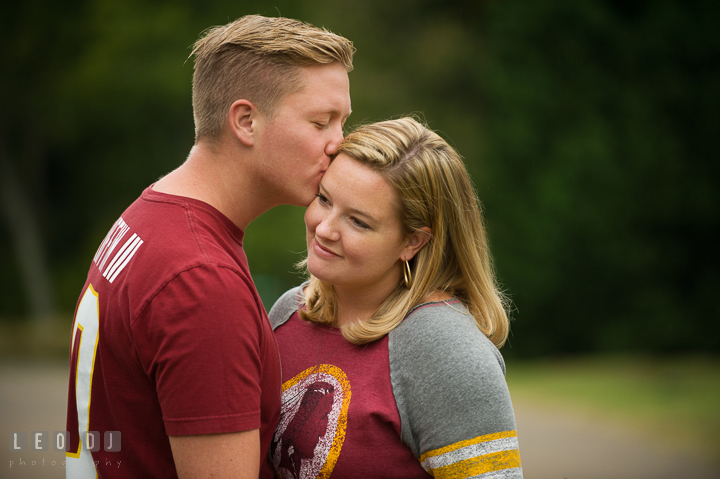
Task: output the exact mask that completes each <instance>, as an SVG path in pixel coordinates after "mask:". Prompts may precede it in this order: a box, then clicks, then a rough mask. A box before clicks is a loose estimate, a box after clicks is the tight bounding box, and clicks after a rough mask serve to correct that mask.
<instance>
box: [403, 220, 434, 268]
mask: <svg viewBox="0 0 720 479" xmlns="http://www.w3.org/2000/svg"><path fill="white" fill-rule="evenodd" d="M431 237H432V229H430V227H429V226H423V227H421V228H419V229H418V230H417V231H415V232H414V233H413V234H411V235H410V237H409V238H408V240H407V244H406V245H405V248H403V250H402V252H401V253H400V259H401V260H403V261H410V260H411V259H412V258H413V257H414V256H415V255H416V254H417V252H418V251H420V250H421V249H422V248H423V246H425V245H426V244H427V242H428V241H430V238H431Z"/></svg>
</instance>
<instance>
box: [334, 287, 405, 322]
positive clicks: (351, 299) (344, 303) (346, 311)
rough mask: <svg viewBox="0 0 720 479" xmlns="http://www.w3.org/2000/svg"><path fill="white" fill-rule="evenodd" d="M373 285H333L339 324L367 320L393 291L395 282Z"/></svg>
mask: <svg viewBox="0 0 720 479" xmlns="http://www.w3.org/2000/svg"><path fill="white" fill-rule="evenodd" d="M374 286H375V287H371V288H365V289H358V288H354V287H345V288H344V287H342V286H337V285H336V286H335V294H336V295H337V304H338V323H339V324H338V325H339V326H342V325H343V324H346V323H351V322H355V321H367V320H369V319H370V318H371V317H372V316H373V315H374V314H375V312H376V311H377V310H378V309H379V308H380V306H382V304H383V303H384V302H385V300H386V299H387V298H388V297H389V296H390V295H391V294H392V292H393V291H395V288H397V283H395V284H394V285H393V284H392V283H390V284H387V285H374Z"/></svg>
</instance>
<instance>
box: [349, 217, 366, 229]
mask: <svg viewBox="0 0 720 479" xmlns="http://www.w3.org/2000/svg"><path fill="white" fill-rule="evenodd" d="M352 222H353V223H354V224H355V226H357V227H358V228H362V229H364V230H369V229H370V226H368V225H367V223H364V222H362V221H360V220H359V219H357V218H352Z"/></svg>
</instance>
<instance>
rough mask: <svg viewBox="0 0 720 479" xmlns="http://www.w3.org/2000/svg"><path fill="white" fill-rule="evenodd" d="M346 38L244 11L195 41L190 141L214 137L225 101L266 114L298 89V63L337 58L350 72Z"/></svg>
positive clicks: (223, 115) (222, 118) (221, 124)
mask: <svg viewBox="0 0 720 479" xmlns="http://www.w3.org/2000/svg"><path fill="white" fill-rule="evenodd" d="M354 53H355V49H354V47H353V44H352V42H351V41H350V40H348V39H346V38H344V37H341V36H340V35H336V34H334V33H331V32H329V31H328V30H325V29H321V28H317V27H315V26H312V25H310V24H307V23H303V22H301V21H299V20H293V19H289V18H278V17H262V16H259V15H248V16H245V17H241V18H239V19H238V20H235V21H234V22H231V23H229V24H227V25H223V26H219V27H213V28H210V29H208V30H207V31H206V32H205V33H204V34H203V35H202V36H201V38H200V39H199V40H198V41H197V42H195V45H194V46H193V50H192V53H191V56H193V55H194V56H195V73H194V75H193V100H192V101H193V116H194V118H195V142H196V143H197V142H198V140H200V139H205V138H207V139H211V140H217V139H219V138H220V136H221V133H222V131H223V127H224V125H225V122H226V120H227V115H228V111H229V108H230V105H232V104H233V102H235V101H236V100H238V99H241V98H244V99H247V100H249V101H250V102H252V103H253V104H254V105H255V106H256V107H257V108H258V110H259V111H260V112H262V113H263V114H264V115H266V116H268V117H270V118H272V117H273V115H274V114H275V113H276V110H277V107H278V106H279V104H280V102H281V101H282V99H283V98H284V97H285V96H286V95H287V94H289V93H292V92H294V91H297V90H299V89H300V88H302V84H301V80H300V72H299V67H302V66H309V65H318V64H329V63H333V62H339V63H341V64H342V65H344V66H345V69H346V70H347V71H351V70H352V67H353V66H352V57H353V54H354Z"/></svg>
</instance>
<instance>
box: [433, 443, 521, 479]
mask: <svg viewBox="0 0 720 479" xmlns="http://www.w3.org/2000/svg"><path fill="white" fill-rule="evenodd" d="M420 462H421V463H422V466H423V468H424V469H425V470H426V471H427V472H429V473H430V474H432V476H433V477H436V478H451V477H453V478H454V477H478V478H486V477H487V478H491V477H492V478H493V479H500V478H506V477H507V478H510V477H517V473H518V471H519V468H520V467H521V465H520V451H519V450H518V438H517V431H505V432H499V433H496V434H488V435H486V436H479V437H476V438H475V439H470V440H467V441H460V442H456V443H455V444H451V445H449V446H446V447H443V448H440V449H435V450H433V451H428V452H426V453H425V454H423V455H422V456H420Z"/></svg>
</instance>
